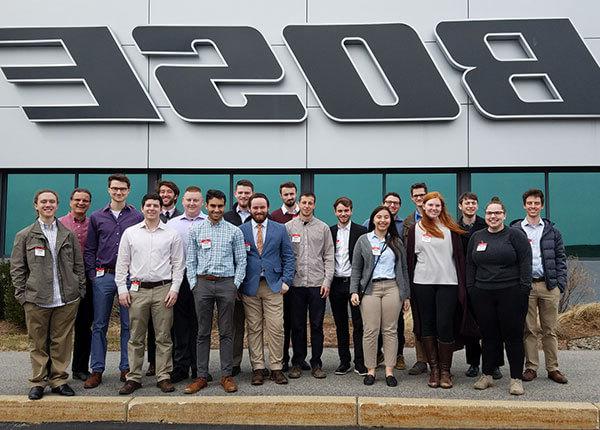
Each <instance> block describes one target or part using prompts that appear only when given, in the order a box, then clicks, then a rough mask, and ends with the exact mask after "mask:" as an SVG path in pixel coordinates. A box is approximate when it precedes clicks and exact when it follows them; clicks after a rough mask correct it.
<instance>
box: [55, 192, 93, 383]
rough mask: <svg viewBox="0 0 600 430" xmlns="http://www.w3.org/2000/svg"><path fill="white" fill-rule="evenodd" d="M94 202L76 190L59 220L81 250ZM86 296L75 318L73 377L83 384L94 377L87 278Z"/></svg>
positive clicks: (91, 312)
mask: <svg viewBox="0 0 600 430" xmlns="http://www.w3.org/2000/svg"><path fill="white" fill-rule="evenodd" d="M91 203H92V193H91V192H90V191H89V190H86V189H85V188H75V189H74V190H73V192H72V193H71V199H70V201H69V206H70V208H71V210H70V211H69V213H68V214H66V215H65V216H63V217H62V218H59V221H60V222H61V223H62V224H63V225H64V226H65V227H67V228H68V229H69V230H71V231H72V232H73V234H74V235H75V237H77V240H78V241H79V245H80V246H81V251H82V252H83V250H84V249H85V244H86V242H87V235H88V228H89V225H90V219H89V218H88V217H87V216H86V215H87V211H88V209H89V208H90V205H91ZM85 290H86V291H85V296H84V297H83V299H81V302H80V303H79V308H78V309H77V318H76V319H75V342H74V345H73V362H72V364H71V370H72V372H73V378H75V379H80V380H82V381H85V380H87V379H88V378H89V377H90V372H89V367H88V366H89V361H90V348H91V344H92V321H93V318H94V308H93V307H92V294H93V293H92V282H91V280H90V278H88V277H87V276H86V280H85Z"/></svg>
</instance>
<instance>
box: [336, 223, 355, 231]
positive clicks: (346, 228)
mask: <svg viewBox="0 0 600 430" xmlns="http://www.w3.org/2000/svg"><path fill="white" fill-rule="evenodd" d="M350 224H352V223H351V222H348V224H346V225H345V226H344V227H342V226H341V225H339V224H338V225H337V228H338V230H344V231H350Z"/></svg>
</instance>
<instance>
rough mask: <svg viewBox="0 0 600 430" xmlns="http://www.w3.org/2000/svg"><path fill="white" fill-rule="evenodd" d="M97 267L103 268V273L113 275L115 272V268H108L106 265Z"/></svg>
mask: <svg viewBox="0 0 600 430" xmlns="http://www.w3.org/2000/svg"><path fill="white" fill-rule="evenodd" d="M98 269H103V270H104V273H112V274H113V275H114V274H115V269H109V268H107V267H103V268H101V267H98V268H97V269H96V270H98Z"/></svg>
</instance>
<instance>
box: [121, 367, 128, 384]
mask: <svg viewBox="0 0 600 430" xmlns="http://www.w3.org/2000/svg"><path fill="white" fill-rule="evenodd" d="M128 374H129V369H125V370H121V377H120V378H119V379H120V380H121V382H126V381H127V375H128Z"/></svg>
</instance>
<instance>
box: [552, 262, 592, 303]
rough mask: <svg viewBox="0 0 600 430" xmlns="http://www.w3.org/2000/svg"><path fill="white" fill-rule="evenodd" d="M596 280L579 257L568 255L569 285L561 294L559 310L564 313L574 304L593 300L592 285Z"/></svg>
mask: <svg viewBox="0 0 600 430" xmlns="http://www.w3.org/2000/svg"><path fill="white" fill-rule="evenodd" d="M593 280H594V278H593V276H592V274H591V273H590V272H589V271H588V270H587V269H586V268H585V266H584V265H583V263H582V262H581V261H579V258H578V257H575V256H569V257H567V287H566V288H565V291H564V292H563V294H562V295H561V298H560V303H559V305H558V312H559V313H563V312H566V311H567V310H569V308H571V307H572V306H573V305H576V304H580V303H583V302H585V301H592V300H593V299H594V297H595V292H594V290H593V288H592V287H591V284H592V281H593Z"/></svg>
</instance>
